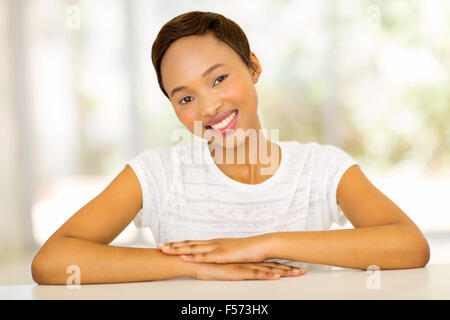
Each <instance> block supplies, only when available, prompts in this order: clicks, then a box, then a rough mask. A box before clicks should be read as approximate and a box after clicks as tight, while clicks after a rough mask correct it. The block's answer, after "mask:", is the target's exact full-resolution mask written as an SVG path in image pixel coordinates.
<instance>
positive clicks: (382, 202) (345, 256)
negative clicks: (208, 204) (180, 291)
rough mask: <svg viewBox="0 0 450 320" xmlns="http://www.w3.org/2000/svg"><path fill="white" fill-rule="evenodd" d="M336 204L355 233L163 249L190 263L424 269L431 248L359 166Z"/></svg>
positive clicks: (260, 237)
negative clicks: (273, 261) (291, 262)
mask: <svg viewBox="0 0 450 320" xmlns="http://www.w3.org/2000/svg"><path fill="white" fill-rule="evenodd" d="M336 197H337V200H338V203H339V204H340V206H341V208H342V210H343V211H344V212H345V214H346V216H347V217H348V219H349V220H350V222H351V223H352V224H353V226H354V227H355V229H348V230H330V231H298V232H275V233H267V234H262V235H257V236H254V237H249V238H240V239H213V240H209V241H183V242H174V243H169V244H166V245H167V246H168V248H165V247H163V246H160V247H159V249H160V250H161V251H162V252H164V253H166V254H168V255H170V254H172V255H187V256H186V257H184V256H182V259H184V260H185V261H191V262H219V263H230V262H242V261H247V262H258V261H264V260H266V259H269V258H279V259H288V260H295V261H301V262H307V263H316V264H327V265H334V266H339V267H345V268H355V269H367V267H369V266H371V265H376V266H378V267H379V268H380V269H402V268H420V267H424V266H425V265H426V264H427V263H428V261H429V258H430V248H429V246H428V242H427V240H426V239H425V237H424V236H423V234H422V232H421V231H420V230H419V228H417V226H416V225H415V224H414V222H413V221H412V220H411V219H409V217H408V216H407V215H406V214H405V213H404V212H403V211H402V210H401V209H400V208H399V207H398V206H396V205H395V204H394V203H393V202H392V201H391V200H390V199H389V198H387V197H386V196H385V195H384V194H383V193H381V192H380V191H379V190H378V189H376V188H375V187H374V186H373V185H372V184H371V183H370V182H369V180H368V179H367V178H366V177H365V176H364V174H363V173H362V171H361V170H360V169H359V167H358V166H352V167H350V168H349V169H348V170H347V171H346V172H345V174H344V175H343V177H342V178H341V181H340V182H339V186H338V189H337V196H336Z"/></svg>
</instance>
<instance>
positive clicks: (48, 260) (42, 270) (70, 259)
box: [32, 236, 197, 284]
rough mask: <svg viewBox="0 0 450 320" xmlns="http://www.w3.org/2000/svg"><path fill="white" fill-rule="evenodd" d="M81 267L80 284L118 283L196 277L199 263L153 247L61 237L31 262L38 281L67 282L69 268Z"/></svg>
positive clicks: (34, 276) (48, 244) (39, 282)
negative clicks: (114, 244) (192, 262)
mask: <svg viewBox="0 0 450 320" xmlns="http://www.w3.org/2000/svg"><path fill="white" fill-rule="evenodd" d="M71 265H75V266H77V267H78V268H79V270H80V274H79V275H80V283H81V284H87V283H117V282H136V281H149V280H161V279H169V278H177V277H195V275H196V272H197V271H196V267H197V266H196V264H189V263H187V262H184V261H182V260H181V259H180V258H179V257H175V256H167V255H165V254H162V253H160V252H159V251H158V250H157V249H152V248H132V247H117V246H110V245H107V244H100V243H96V242H92V241H89V240H85V239H80V238H74V237H66V236H61V237H58V238H54V239H52V241H51V242H47V243H46V244H45V246H44V247H43V248H42V249H41V251H40V252H39V254H38V255H37V256H36V257H35V258H34V260H33V263H32V276H33V280H34V281H36V282H37V283H38V284H66V283H67V279H68V278H69V277H70V276H71V274H69V273H66V272H67V271H68V267H69V266H71Z"/></svg>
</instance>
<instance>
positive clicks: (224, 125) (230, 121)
mask: <svg viewBox="0 0 450 320" xmlns="http://www.w3.org/2000/svg"><path fill="white" fill-rule="evenodd" d="M238 113H239V112H238V110H234V111H233V113H232V114H230V115H229V116H228V117H226V118H225V119H223V120H222V121H220V122H219V123H216V124H214V125H212V126H206V129H208V130H212V131H213V132H214V133H217V134H220V135H225V134H227V133H228V130H232V129H234V127H235V126H236V122H237V120H238Z"/></svg>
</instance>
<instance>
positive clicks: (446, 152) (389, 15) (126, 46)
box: [0, 0, 450, 285]
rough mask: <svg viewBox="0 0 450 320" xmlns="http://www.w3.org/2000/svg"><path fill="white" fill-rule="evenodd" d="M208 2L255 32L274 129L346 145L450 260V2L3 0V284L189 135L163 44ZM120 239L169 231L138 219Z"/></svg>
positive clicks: (262, 109)
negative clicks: (110, 191)
mask: <svg viewBox="0 0 450 320" xmlns="http://www.w3.org/2000/svg"><path fill="white" fill-rule="evenodd" d="M192 10H200V11H213V12H217V13H220V14H223V15H225V16H226V17H228V18H230V19H232V20H233V21H235V22H236V23H237V24H239V25H240V26H241V28H242V29H243V30H244V32H245V33H246V35H247V37H248V39H249V42H250V47H251V50H252V51H253V52H255V54H256V55H257V57H258V58H259V60H260V62H261V64H262V70H263V71H262V74H261V77H260V79H259V82H258V84H257V86H256V88H257V91H258V95H259V113H260V116H261V120H262V122H263V126H264V127H265V128H267V129H270V128H280V140H298V141H300V142H302V143H307V142H311V141H316V142H319V143H322V144H332V145H336V146H338V147H340V148H342V149H343V150H345V151H346V152H347V153H349V154H350V155H351V156H353V157H354V158H355V159H356V160H357V161H358V162H360V164H361V165H362V168H363V170H364V171H365V173H366V174H367V175H368V177H369V179H370V180H371V181H372V183H373V184H374V185H375V186H376V187H377V188H379V189H380V190H381V191H382V192H383V193H384V194H385V195H387V196H388V197H389V198H390V199H391V200H393V201H394V202H395V203H396V204H397V205H398V206H399V207H400V208H401V209H402V210H403V211H405V212H406V213H407V214H408V216H409V217H410V218H411V219H413V221H414V222H415V223H416V224H417V225H418V226H419V228H420V229H421V230H422V231H423V232H424V234H425V235H426V237H427V239H428V241H429V243H430V246H431V260H430V264H439V263H450V202H449V201H448V197H449V195H450V86H449V75H450V2H449V1H445V0H440V1H439V0H429V1H414V0H409V1H408V0H397V1H388V0H386V1H375V0H373V1H363V0H347V1H329V0H321V1H308V0H292V1H289V0H283V1H281V0H278V1H275V0H257V1H240V0H228V1H226V3H225V2H223V1H212V0H208V1H206V0H204V1H200V0H197V1H194V0H164V1H156V0H134V1H127V0H90V1H81V0H79V1H77V0H0V47H1V48H2V50H0V101H1V102H0V108H1V109H0V170H1V171H0V285H1V284H27V283H33V281H32V278H31V274H30V264H31V261H32V258H33V256H34V255H35V254H36V253H37V251H38V249H39V247H40V246H41V245H42V244H43V243H44V242H45V241H46V240H47V239H48V238H49V237H50V236H51V234H53V232H54V231H56V229H58V228H59V227H60V226H61V225H62V224H63V223H64V222H65V221H66V220H67V219H68V218H69V217H70V216H71V215H73V214H74V213H75V212H76V211H78V210H79V209H80V208H81V207H82V206H84V205H85V204H86V203H87V202H89V201H90V200H91V199H92V198H94V197H95V196H97V195H98V194H99V193H100V192H101V191H103V189H104V188H105V187H106V186H107V185H108V184H109V183H110V182H111V181H112V180H113V178H114V177H115V176H116V175H117V174H118V173H119V172H120V171H121V170H122V169H123V167H124V165H125V162H126V161H127V160H130V159H131V158H133V157H135V156H136V155H137V154H138V153H140V152H141V151H143V150H145V149H147V148H151V147H155V146H166V145H175V144H178V142H177V141H172V139H171V133H172V132H173V130H175V129H180V128H182V125H181V124H180V123H179V122H178V120H177V118H176V116H175V113H174V112H173V109H172V107H171V105H170V103H169V101H168V100H167V98H166V97H165V96H164V95H163V94H162V92H161V91H160V89H159V87H158V83H157V78H156V74H155V72H154V69H153V66H152V63H151V59H150V54H151V46H152V43H153V41H154V39H155V37H156V35H157V33H158V32H159V30H160V28H161V27H162V26H163V25H164V23H166V22H167V21H168V20H170V19H172V18H173V17H175V16H177V15H179V14H181V13H184V12H187V11H192ZM333 228H337V227H333ZM342 228H352V225H351V224H349V223H348V224H347V225H346V226H344V227H342ZM112 244H113V245H121V246H152V245H154V243H153V237H152V234H151V232H150V230H145V229H136V228H135V226H134V224H130V225H129V226H128V227H127V228H126V229H125V230H124V231H123V232H122V233H121V234H120V235H119V237H118V238H116V239H115V240H114V242H113V243H112Z"/></svg>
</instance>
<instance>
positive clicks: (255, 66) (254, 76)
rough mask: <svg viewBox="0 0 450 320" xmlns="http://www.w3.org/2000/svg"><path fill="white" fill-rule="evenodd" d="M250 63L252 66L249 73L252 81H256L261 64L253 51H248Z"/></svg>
mask: <svg viewBox="0 0 450 320" xmlns="http://www.w3.org/2000/svg"><path fill="white" fill-rule="evenodd" d="M250 63H251V65H252V67H253V68H250V73H251V76H252V79H253V83H257V82H258V78H259V75H260V74H261V71H262V68H261V64H260V63H259V60H258V58H257V57H256V55H255V54H254V53H253V52H250Z"/></svg>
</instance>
